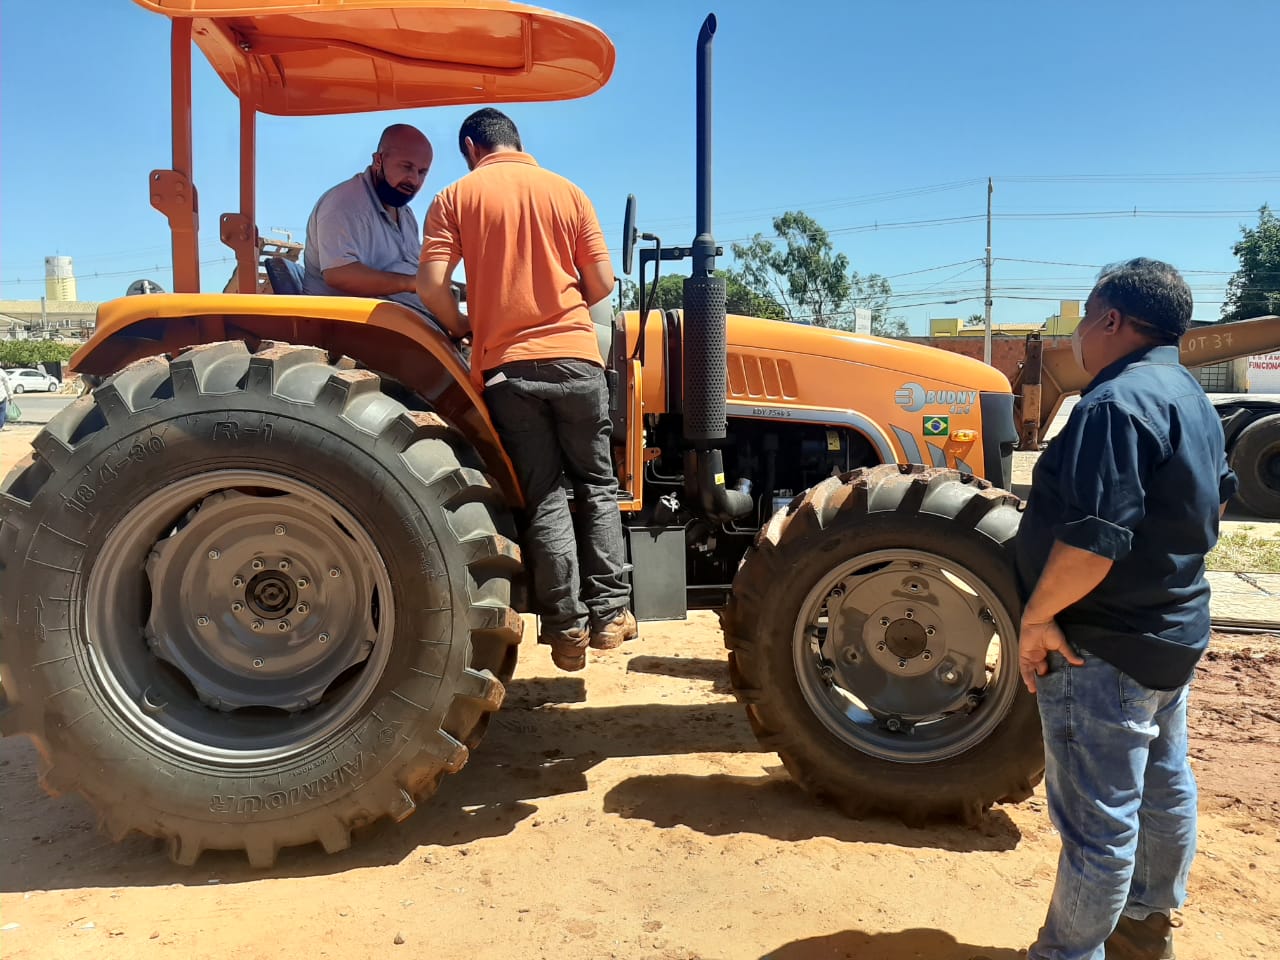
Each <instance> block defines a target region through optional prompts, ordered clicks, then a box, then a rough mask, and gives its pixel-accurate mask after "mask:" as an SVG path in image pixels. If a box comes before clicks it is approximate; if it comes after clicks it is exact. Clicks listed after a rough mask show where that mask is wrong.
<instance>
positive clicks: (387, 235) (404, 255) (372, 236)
mask: <svg viewBox="0 0 1280 960" xmlns="http://www.w3.org/2000/svg"><path fill="white" fill-rule="evenodd" d="M421 252H422V231H421V230H419V229H418V219H417V217H415V216H414V215H413V211H412V210H410V209H409V205H408V204H405V205H404V206H403V207H401V208H400V222H399V223H396V221H395V220H393V219H392V218H391V214H389V213H387V209H386V207H384V206H383V205H382V201H380V200H379V199H378V194H377V192H376V191H375V190H374V188H373V168H372V167H366V168H365V169H364V171H363V172H362V173H357V174H356V175H355V176H354V177H352V178H351V179H350V180H344V181H343V182H342V183H340V184H338V185H337V186H336V187H333V188H332V189H331V190H329V191H327V192H326V193H325V194H324V195H323V196H322V197H321V198H320V199H319V200H318V201H317V202H316V206H315V209H314V210H312V211H311V218H310V219H309V220H308V221H307V240H306V247H305V248H304V249H303V253H302V261H303V280H302V292H303V293H305V294H308V295H310V296H322V297H345V296H350V294H346V293H343V292H342V291H341V290H336V289H334V288H333V287H331V286H329V284H327V283H325V282H324V271H325V270H332V269H333V268H334V267H341V266H345V265H346V264H348V263H363V264H364V265H365V266H366V267H370V268H371V269H374V270H385V271H386V272H388V273H403V274H406V275H408V276H413V275H415V274H417V272H418V259H419V254H421ZM387 299H389V300H395V301H397V302H399V303H403V304H404V305H405V306H408V307H413V308H414V309H415V310H420V311H422V312H424V313H425V312H426V307H424V306H423V304H422V301H421V300H420V299H419V298H418V296H417V294H413V293H397V294H395V295H394V296H391V297H388V298H387Z"/></svg>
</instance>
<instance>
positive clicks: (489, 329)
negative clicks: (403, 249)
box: [422, 151, 609, 386]
mask: <svg viewBox="0 0 1280 960" xmlns="http://www.w3.org/2000/svg"><path fill="white" fill-rule="evenodd" d="M423 233H424V237H423V241H422V262H423V263H427V262H430V261H445V262H447V263H455V262H457V261H458V260H459V259H461V260H462V261H463V262H464V263H465V264H466V268H467V315H468V317H469V318H470V320H471V379H472V380H473V381H475V383H476V385H477V386H483V383H482V381H483V379H484V378H483V374H484V371H486V370H492V369H493V368H494V367H497V366H501V365H502V364H504V363H511V362H512V361H516V360H551V359H576V360H590V361H591V362H592V363H596V364H600V363H601V357H600V349H599V347H598V346H597V345H596V335H595V330H594V328H593V327H592V325H591V316H590V314H589V313H588V312H587V303H586V300H585V298H584V297H583V295H582V289H581V285H580V283H581V282H580V280H579V276H578V268H577V264H583V265H584V266H585V265H586V264H588V263H594V262H597V261H601V260H608V259H609V249H608V247H606V246H605V242H604V236H603V234H602V233H601V232H600V222H599V220H598V219H597V218H596V213H595V209H594V208H593V207H592V206H591V201H590V200H588V199H587V195H586V194H585V193H583V192H582V190H581V189H579V188H578V187H577V186H576V185H575V184H573V183H571V182H570V181H568V180H566V179H565V178H564V177H562V176H559V175H558V174H555V173H552V172H551V171H549V170H544V169H542V168H541V167H539V166H538V164H537V162H536V161H535V160H534V159H533V157H531V156H529V155H528V154H527V153H519V152H515V151H503V152H500V153H492V154H490V155H489V156H487V157H485V158H484V159H483V160H481V161H480V162H479V163H477V164H476V167H475V169H474V170H472V171H471V172H470V173H469V174H467V175H466V176H465V177H463V178H462V179H461V180H459V181H457V182H456V183H453V184H450V185H449V186H447V187H445V188H444V189H443V190H441V191H440V193H439V194H438V195H437V196H436V198H435V201H434V202H433V203H432V204H431V209H430V211H428V213H427V222H426V226H425V227H424V229H423Z"/></svg>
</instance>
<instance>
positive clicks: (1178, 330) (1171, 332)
mask: <svg viewBox="0 0 1280 960" xmlns="http://www.w3.org/2000/svg"><path fill="white" fill-rule="evenodd" d="M1093 293H1094V296H1096V297H1098V298H1099V299H1100V300H1102V301H1103V302H1105V303H1106V305H1107V306H1108V307H1113V308H1115V309H1116V310H1119V311H1120V313H1121V314H1123V315H1124V316H1126V317H1129V318H1131V319H1133V320H1136V321H1137V322H1138V323H1139V325H1141V326H1143V327H1146V328H1148V329H1149V330H1150V331H1151V333H1152V336H1153V338H1154V339H1156V340H1159V341H1160V342H1162V343H1175V342H1177V340H1178V338H1179V337H1181V336H1182V335H1183V334H1184V333H1186V332H1187V328H1188V327H1190V326H1191V288H1190V287H1188V286H1187V282H1186V281H1185V280H1183V279H1182V275H1181V274H1180V273H1178V271H1177V270H1175V269H1174V268H1173V267H1172V266H1170V265H1169V264H1167V263H1164V262H1163V261H1161V260H1152V259H1151V258H1150V257H1135V258H1134V259H1132V260H1125V261H1124V262H1123V263H1112V264H1109V265H1108V266H1105V267H1103V268H1102V272H1101V273H1099V274H1098V282H1097V283H1096V284H1094V287H1093Z"/></svg>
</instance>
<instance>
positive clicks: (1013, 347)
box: [907, 336, 1068, 380]
mask: <svg viewBox="0 0 1280 960" xmlns="http://www.w3.org/2000/svg"><path fill="white" fill-rule="evenodd" d="M907 339H909V340H911V341H912V342H913V343H923V344H924V345H925V346H929V347H937V348H938V349H940V350H946V351H948V352H950V353H960V354H963V355H964V356H966V357H973V359H975V360H981V359H982V338H981V337H909V338H907ZM1059 339H1061V340H1064V341H1065V340H1067V339H1068V338H1067V337H1061V338H1059V337H1045V338H1044V342H1045V343H1046V344H1050V343H1054V342H1056V341H1058V340H1059ZM1026 355H1027V339H1026V337H1000V336H993V337H992V338H991V365H992V366H993V367H995V368H996V369H997V370H999V371H1000V372H1001V373H1003V374H1004V375H1005V376H1006V377H1008V378H1009V379H1010V380H1012V379H1013V378H1014V375H1015V374H1016V373H1017V372H1018V368H1019V366H1020V365H1021V364H1022V361H1023V359H1024V358H1025V357H1026Z"/></svg>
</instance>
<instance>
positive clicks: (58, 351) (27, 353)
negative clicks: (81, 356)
mask: <svg viewBox="0 0 1280 960" xmlns="http://www.w3.org/2000/svg"><path fill="white" fill-rule="evenodd" d="M75 352H76V348H75V347H73V346H70V345H68V344H65V343H57V342H56V341H53V340H0V367H34V366H36V365H38V364H41V363H48V362H50V361H55V362H62V363H66V362H67V361H68V360H70V359H71V355H72V354H73V353H75Z"/></svg>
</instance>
